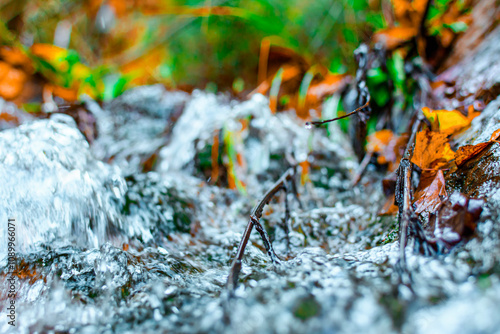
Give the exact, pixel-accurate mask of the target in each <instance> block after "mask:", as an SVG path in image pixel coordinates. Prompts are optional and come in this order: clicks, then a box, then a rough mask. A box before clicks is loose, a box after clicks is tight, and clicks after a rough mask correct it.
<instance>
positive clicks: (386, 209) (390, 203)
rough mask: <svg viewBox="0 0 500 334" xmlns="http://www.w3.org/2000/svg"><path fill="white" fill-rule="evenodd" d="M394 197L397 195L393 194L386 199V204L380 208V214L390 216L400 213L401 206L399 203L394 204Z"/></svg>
mask: <svg viewBox="0 0 500 334" xmlns="http://www.w3.org/2000/svg"><path fill="white" fill-rule="evenodd" d="M394 198H395V196H394V195H391V196H390V197H389V198H388V199H387V200H386V202H385V203H384V206H383V207H382V209H380V212H379V213H378V215H379V216H389V215H393V214H395V213H398V211H399V208H398V206H397V205H395V204H394Z"/></svg>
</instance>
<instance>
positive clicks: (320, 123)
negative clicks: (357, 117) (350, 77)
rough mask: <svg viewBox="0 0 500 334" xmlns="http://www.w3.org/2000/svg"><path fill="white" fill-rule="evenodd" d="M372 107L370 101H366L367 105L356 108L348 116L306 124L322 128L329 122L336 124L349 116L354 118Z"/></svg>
mask: <svg viewBox="0 0 500 334" xmlns="http://www.w3.org/2000/svg"><path fill="white" fill-rule="evenodd" d="M369 105H370V99H368V101H366V103H365V104H363V105H362V106H361V107H359V108H356V109H355V110H354V111H352V112H350V113H348V114H345V115H343V116H340V117H335V118H332V119H327V120H326V121H313V122H307V123H306V126H311V125H315V126H320V125H322V124H325V123H329V122H334V121H338V120H339V119H342V118H347V117H349V116H352V115H354V114H356V113H358V112H359V111H361V110H363V109H365V108H367V107H368V106H369Z"/></svg>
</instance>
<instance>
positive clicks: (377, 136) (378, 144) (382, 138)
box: [366, 129, 394, 153]
mask: <svg viewBox="0 0 500 334" xmlns="http://www.w3.org/2000/svg"><path fill="white" fill-rule="evenodd" d="M393 138H394V133H393V132H392V131H391V130H387V129H384V130H380V131H377V132H375V133H373V134H371V135H369V136H368V145H367V146H366V149H367V151H368V152H373V153H380V152H382V151H383V150H384V149H385V147H386V146H387V145H389V143H390V142H391V140H392V139H393Z"/></svg>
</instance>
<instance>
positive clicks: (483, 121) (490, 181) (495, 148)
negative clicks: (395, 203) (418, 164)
mask: <svg viewBox="0 0 500 334" xmlns="http://www.w3.org/2000/svg"><path fill="white" fill-rule="evenodd" d="M498 129H500V99H496V100H495V101H493V102H491V103H490V104H489V105H488V106H487V107H486V108H485V109H484V111H483V112H482V113H481V115H479V116H478V117H476V118H475V119H474V120H473V121H472V124H471V127H470V128H469V129H468V130H467V131H466V132H464V133H463V134H462V135H461V136H460V137H459V138H458V139H457V144H456V146H457V147H460V146H463V145H467V144H472V145H475V144H479V143H483V142H487V141H489V139H490V137H491V134H492V133H493V132H495V131H496V130H498ZM499 167H500V145H499V144H497V143H493V144H492V145H491V146H490V147H489V148H488V149H486V150H484V152H482V153H481V154H479V155H478V156H477V157H475V158H473V159H471V160H469V161H467V162H466V163H464V164H463V165H461V166H460V167H459V168H458V169H457V170H456V171H455V172H453V173H451V174H448V175H447V176H446V179H447V184H448V188H449V189H448V193H452V192H453V191H459V192H462V193H464V194H465V195H467V196H469V197H474V198H486V199H487V200H488V202H489V205H493V206H495V207H498V208H500V168H499Z"/></svg>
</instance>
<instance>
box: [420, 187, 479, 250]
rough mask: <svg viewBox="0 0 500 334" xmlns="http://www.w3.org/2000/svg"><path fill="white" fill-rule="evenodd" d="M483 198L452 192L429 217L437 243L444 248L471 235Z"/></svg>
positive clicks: (430, 226)
mask: <svg viewBox="0 0 500 334" xmlns="http://www.w3.org/2000/svg"><path fill="white" fill-rule="evenodd" d="M484 203H485V201H484V199H475V198H468V197H467V196H465V195H464V194H462V193H454V194H452V195H451V196H450V197H449V198H448V199H447V200H446V201H444V202H443V203H442V204H441V206H440V207H439V209H438V211H437V213H436V214H432V215H431V217H430V218H429V228H430V229H431V230H432V232H433V234H434V237H435V239H436V241H437V242H438V243H441V244H443V245H444V246H445V247H446V248H450V247H452V246H453V245H455V244H457V243H458V242H460V241H461V240H462V239H463V238H464V237H468V236H471V235H472V234H473V233H474V231H475V229H476V222H477V220H478V219H479V216H480V215H481V212H482V210H483V204H484Z"/></svg>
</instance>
